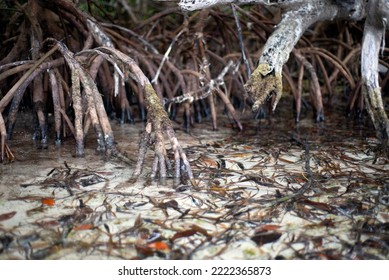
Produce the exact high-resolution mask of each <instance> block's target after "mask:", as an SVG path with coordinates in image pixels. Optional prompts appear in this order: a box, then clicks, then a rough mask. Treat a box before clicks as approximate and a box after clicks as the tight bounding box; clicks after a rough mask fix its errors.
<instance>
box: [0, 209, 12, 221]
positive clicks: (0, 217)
mask: <svg viewBox="0 0 389 280" xmlns="http://www.w3.org/2000/svg"><path fill="white" fill-rule="evenodd" d="M15 214H16V211H12V212H8V213H4V214H1V215H0V222H1V221H5V220H9V219H11V218H12V217H13V216H15Z"/></svg>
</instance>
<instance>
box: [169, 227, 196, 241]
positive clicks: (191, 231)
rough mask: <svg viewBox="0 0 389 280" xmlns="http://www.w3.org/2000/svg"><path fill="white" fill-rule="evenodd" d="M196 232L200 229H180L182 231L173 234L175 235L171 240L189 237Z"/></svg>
mask: <svg viewBox="0 0 389 280" xmlns="http://www.w3.org/2000/svg"><path fill="white" fill-rule="evenodd" d="M196 233H198V231H197V230H194V229H189V230H184V231H180V232H177V233H176V234H174V235H173V237H172V238H171V241H174V240H176V239H178V238H182V237H189V236H192V235H195V234H196Z"/></svg>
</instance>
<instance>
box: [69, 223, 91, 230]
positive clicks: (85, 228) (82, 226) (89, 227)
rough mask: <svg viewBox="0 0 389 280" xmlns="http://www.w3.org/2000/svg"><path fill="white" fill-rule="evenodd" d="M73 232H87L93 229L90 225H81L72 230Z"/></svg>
mask: <svg viewBox="0 0 389 280" xmlns="http://www.w3.org/2000/svg"><path fill="white" fill-rule="evenodd" d="M73 229H74V230H88V229H93V225H92V224H83V225H78V226H75V227H74V228H73Z"/></svg>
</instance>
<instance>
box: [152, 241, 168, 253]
mask: <svg viewBox="0 0 389 280" xmlns="http://www.w3.org/2000/svg"><path fill="white" fill-rule="evenodd" d="M148 247H149V248H151V249H154V250H158V251H169V250H170V248H169V245H167V244H166V243H165V242H163V241H156V242H153V243H150V244H148Z"/></svg>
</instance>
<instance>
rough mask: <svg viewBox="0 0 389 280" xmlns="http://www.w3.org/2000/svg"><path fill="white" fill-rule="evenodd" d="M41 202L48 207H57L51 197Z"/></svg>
mask: <svg viewBox="0 0 389 280" xmlns="http://www.w3.org/2000/svg"><path fill="white" fill-rule="evenodd" d="M41 202H42V204H43V205H47V206H54V205H55V199H54V198H51V197H45V198H42V199H41Z"/></svg>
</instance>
